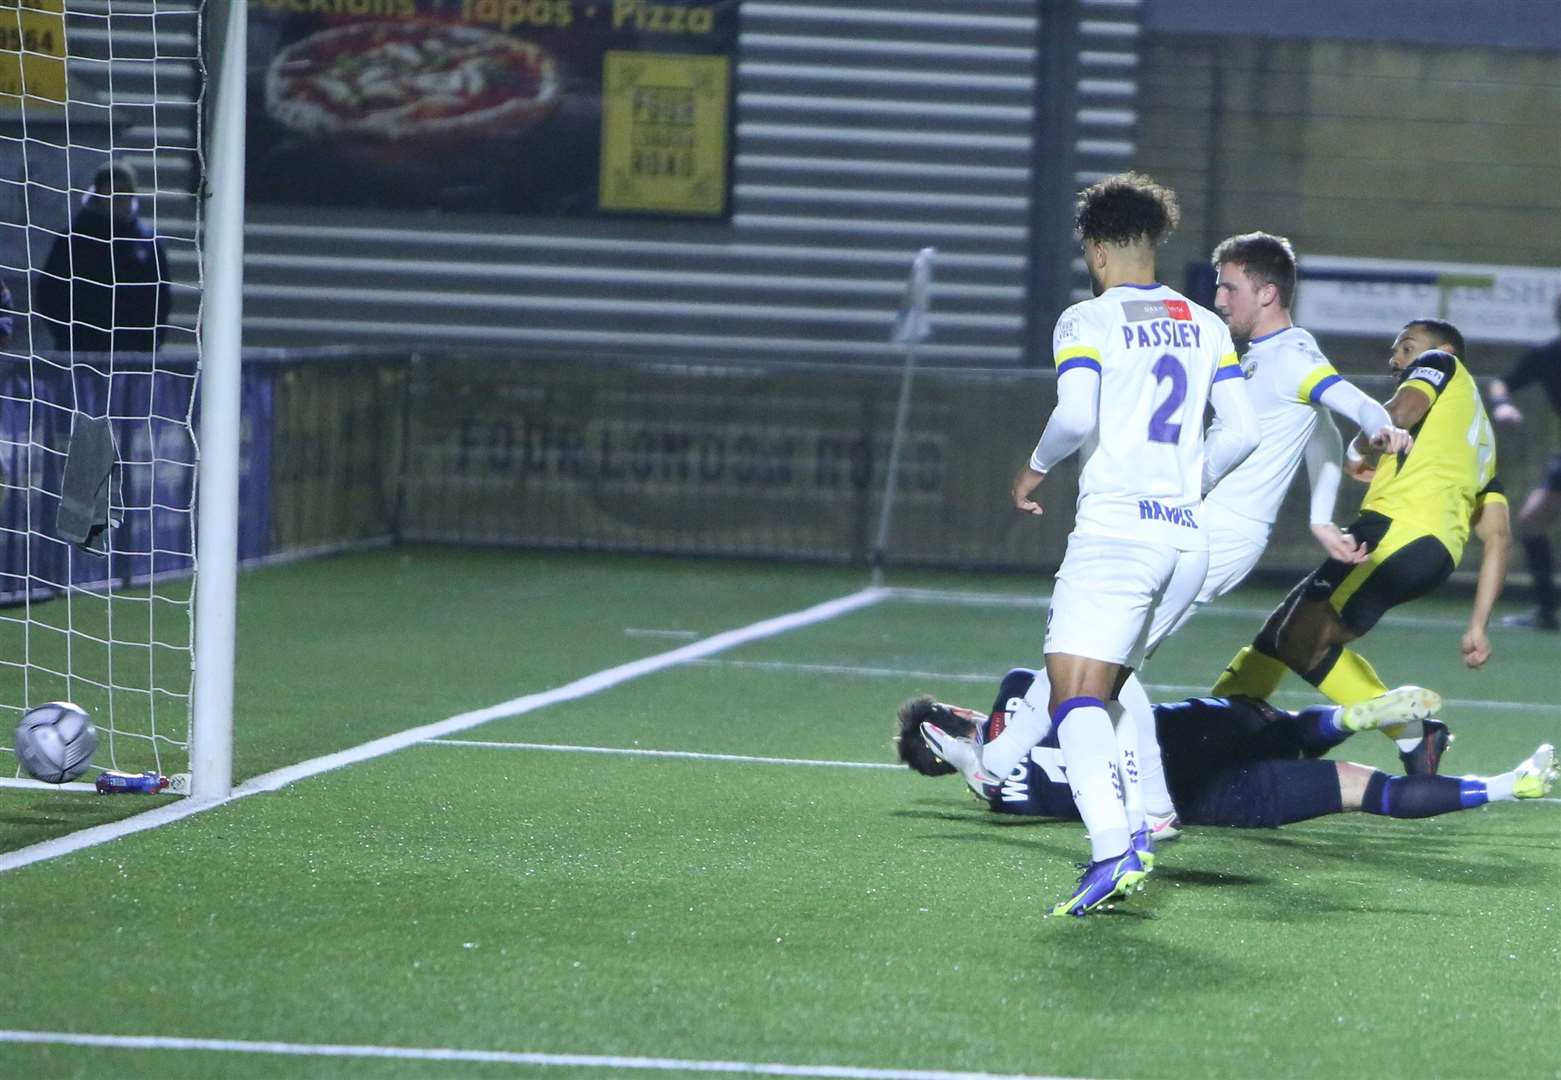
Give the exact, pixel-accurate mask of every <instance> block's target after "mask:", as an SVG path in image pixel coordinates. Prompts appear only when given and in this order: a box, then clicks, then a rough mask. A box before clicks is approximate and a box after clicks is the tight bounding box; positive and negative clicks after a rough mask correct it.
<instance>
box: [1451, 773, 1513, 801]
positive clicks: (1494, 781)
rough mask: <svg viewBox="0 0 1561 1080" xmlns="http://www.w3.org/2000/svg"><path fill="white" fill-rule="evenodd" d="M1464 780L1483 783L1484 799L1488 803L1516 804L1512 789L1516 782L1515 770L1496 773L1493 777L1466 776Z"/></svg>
mask: <svg viewBox="0 0 1561 1080" xmlns="http://www.w3.org/2000/svg"><path fill="white" fill-rule="evenodd" d="M1464 779H1465V780H1483V781H1485V798H1486V800H1487V801H1488V802H1516V801H1517V798H1518V797H1517V796H1516V795H1515V794H1513V791H1512V788H1513V785H1515V784H1516V783H1517V782H1518V774H1517V771H1516V770H1511V771H1508V772H1504V773H1497V774H1496V775H1495V776H1466V777H1464Z"/></svg>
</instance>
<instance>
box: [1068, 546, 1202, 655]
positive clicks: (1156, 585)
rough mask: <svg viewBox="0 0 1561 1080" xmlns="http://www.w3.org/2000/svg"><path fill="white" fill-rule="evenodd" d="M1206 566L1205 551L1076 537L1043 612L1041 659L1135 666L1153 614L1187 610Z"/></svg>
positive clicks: (1153, 616) (1147, 641) (1151, 623)
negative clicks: (1085, 659) (1057, 657)
mask: <svg viewBox="0 0 1561 1080" xmlns="http://www.w3.org/2000/svg"><path fill="white" fill-rule="evenodd" d="M1208 565H1209V553H1208V552H1207V551H1177V550H1176V549H1175V548H1172V547H1163V546H1161V545H1159V544H1146V543H1143V542H1142V541H1136V540H1123V539H1120V538H1118V537H1111V536H1092V535H1087V534H1086V535H1081V534H1079V533H1074V534H1073V535H1072V536H1070V537H1068V551H1067V554H1065V555H1064V556H1063V559H1062V566H1061V567H1059V568H1058V570H1057V581H1056V584H1055V585H1054V586H1053V588H1052V598H1051V605H1050V607H1049V608H1048V609H1047V612H1046V653H1047V655H1051V654H1052V653H1064V654H1067V655H1069V656H1086V657H1089V658H1090V659H1091V660H1102V661H1105V662H1106V663H1109V664H1122V665H1125V666H1127V667H1132V668H1136V667H1138V666H1139V665H1140V664H1141V663H1142V662H1143V659H1144V653H1145V651H1146V650H1147V648H1148V646H1149V643H1150V631H1151V628H1152V627H1153V626H1154V625H1155V622H1156V613H1157V611H1158V610H1159V609H1160V608H1161V607H1162V606H1163V605H1165V604H1167V603H1170V604H1173V605H1175V609H1176V611H1177V613H1178V614H1179V613H1180V612H1181V610H1182V609H1184V608H1186V607H1188V606H1189V605H1191V604H1192V602H1193V600H1194V599H1195V598H1196V597H1197V595H1198V589H1199V587H1200V586H1201V585H1202V584H1203V579H1204V576H1205V573H1206V571H1207V569H1208ZM1170 621H1174V617H1172V618H1171V619H1170V620H1168V622H1167V625H1169V622H1170Z"/></svg>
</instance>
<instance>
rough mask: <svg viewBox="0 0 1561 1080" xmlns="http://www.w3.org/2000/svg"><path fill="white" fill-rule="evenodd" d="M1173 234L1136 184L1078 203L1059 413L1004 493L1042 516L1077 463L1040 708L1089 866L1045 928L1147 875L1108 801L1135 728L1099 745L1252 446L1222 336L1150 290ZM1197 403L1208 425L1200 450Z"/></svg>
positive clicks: (1139, 845) (1099, 190)
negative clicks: (1076, 279)
mask: <svg viewBox="0 0 1561 1080" xmlns="http://www.w3.org/2000/svg"><path fill="white" fill-rule="evenodd" d="M1178 217H1179V212H1178V209H1177V206H1176V197H1175V195H1174V194H1173V193H1172V192H1170V191H1169V190H1167V189H1165V188H1163V187H1161V186H1160V185H1158V184H1156V183H1154V182H1153V181H1152V180H1150V179H1149V178H1148V177H1145V176H1141V175H1139V174H1135V173H1126V174H1122V175H1118V176H1113V177H1108V178H1107V179H1105V180H1102V181H1100V182H1099V183H1097V184H1094V185H1093V186H1091V187H1089V188H1087V189H1085V190H1084V191H1083V192H1082V193H1081V194H1080V196H1079V199H1078V203H1077V206H1076V208H1075V219H1074V220H1075V227H1076V230H1077V232H1078V235H1079V238H1080V240H1081V243H1082V247H1083V252H1084V261H1085V263H1086V265H1087V266H1088V268H1089V272H1090V277H1091V280H1092V282H1093V284H1094V287H1095V293H1096V295H1095V297H1094V299H1091V300H1086V301H1084V302H1082V303H1079V304H1075V305H1073V306H1072V307H1070V308H1069V309H1068V310H1067V311H1065V312H1063V314H1062V316H1061V318H1059V319H1058V320H1057V326H1056V330H1055V331H1054V333H1053V338H1052V350H1053V360H1054V362H1055V363H1056V366H1057V407H1056V409H1054V410H1053V412H1052V414H1051V416H1050V417H1049V418H1048V420H1047V423H1046V428H1045V430H1044V431H1043V432H1042V434H1041V438H1040V442H1039V443H1038V444H1037V445H1036V448H1035V452H1034V453H1033V454H1032V455H1031V457H1030V460H1029V461H1028V462H1026V463H1025V465H1024V466H1022V467H1021V468H1020V470H1019V472H1018V475H1016V476H1015V478H1014V482H1013V488H1012V496H1013V500H1014V505H1015V506H1016V507H1018V508H1019V509H1020V510H1022V511H1025V512H1027V513H1033V514H1039V513H1041V507H1040V505H1039V503H1038V502H1037V501H1036V499H1035V497H1034V496H1035V493H1036V491H1037V489H1038V488H1039V487H1040V486H1041V484H1042V482H1043V481H1044V479H1045V477H1046V474H1047V473H1048V472H1050V471H1051V470H1052V469H1053V468H1055V467H1056V465H1057V464H1058V463H1059V462H1061V461H1062V460H1063V459H1065V458H1067V457H1068V456H1070V455H1071V454H1073V453H1074V452H1075V451H1078V452H1080V455H1081V461H1082V467H1081V470H1080V475H1079V496H1078V502H1077V506H1076V513H1075V521H1074V527H1073V532H1072V534H1071V535H1070V536H1069V537H1068V549H1067V553H1066V555H1065V556H1064V558H1063V561H1062V566H1061V567H1060V568H1059V569H1058V571H1057V580H1056V585H1055V587H1054V589H1053V592H1052V600H1051V605H1050V608H1049V610H1048V614H1047V626H1046V645H1045V651H1046V671H1047V674H1048V676H1049V678H1050V681H1051V693H1050V697H1049V700H1048V702H1047V707H1048V711H1049V713H1050V719H1051V723H1052V725H1053V726H1055V727H1056V729H1057V733H1058V741H1059V744H1060V746H1061V749H1062V754H1063V759H1064V762H1065V763H1066V766H1067V772H1068V778H1069V783H1070V785H1071V788H1072V791H1073V795H1074V800H1075V802H1076V803H1077V804H1078V808H1079V813H1080V816H1081V817H1082V818H1083V820H1084V823H1085V826H1086V828H1087V829H1088V830H1089V834H1090V846H1091V861H1090V863H1089V865H1088V866H1087V867H1086V868H1085V871H1084V874H1083V876H1082V877H1081V878H1080V880H1079V885H1078V888H1077V889H1076V890H1075V892H1074V894H1073V895H1072V896H1070V897H1069V898H1068V899H1067V900H1065V901H1063V902H1062V903H1060V904H1058V905H1057V906H1056V908H1055V909H1054V912H1055V913H1056V914H1065V913H1066V914H1080V915H1082V914H1084V913H1085V912H1087V911H1090V910H1093V909H1094V908H1096V907H1098V906H1100V905H1101V904H1104V903H1105V902H1106V901H1108V900H1110V899H1111V898H1112V897H1114V896H1119V895H1122V894H1124V893H1125V892H1126V891H1127V890H1128V889H1130V888H1131V887H1132V886H1134V885H1137V884H1138V883H1139V882H1140V881H1142V879H1143V878H1144V876H1145V873H1146V868H1145V866H1144V858H1143V856H1145V855H1149V854H1151V850H1152V849H1151V845H1150V842H1149V840H1148V835H1147V832H1146V830H1144V829H1143V828H1142V827H1141V826H1142V807H1141V806H1139V807H1136V808H1130V807H1128V806H1126V805H1125V804H1124V801H1123V796H1124V788H1126V789H1128V790H1131V789H1133V788H1134V787H1136V782H1135V780H1134V775H1133V774H1134V772H1135V770H1136V767H1137V766H1136V762H1135V760H1134V755H1133V752H1132V746H1133V742H1132V740H1133V729H1134V727H1135V725H1134V724H1133V723H1131V722H1129V723H1125V724H1122V725H1120V728H1119V729H1118V731H1114V730H1113V724H1112V719H1111V715H1110V714H1109V713H1108V711H1107V703H1108V702H1113V701H1114V700H1115V699H1116V698H1117V696H1118V691H1119V689H1120V688H1121V686H1122V684H1123V682H1124V681H1125V680H1126V678H1127V675H1128V674H1129V673H1130V672H1131V670H1132V669H1133V668H1135V667H1136V666H1137V665H1138V664H1139V663H1141V661H1142V659H1143V655H1144V650H1145V648H1146V646H1147V644H1148V640H1149V633H1150V629H1151V627H1152V625H1153V623H1154V619H1155V613H1156V610H1157V609H1159V608H1165V609H1166V610H1173V609H1176V608H1179V607H1185V606H1187V605H1189V604H1190V603H1191V602H1192V601H1193V599H1194V598H1195V597H1196V596H1197V593H1198V590H1199V589H1200V588H1201V586H1202V584H1203V580H1204V577H1205V571H1206V569H1207V565H1208V538H1207V536H1206V534H1205V531H1204V528H1203V526H1202V524H1201V503H1202V495H1203V492H1204V491H1205V490H1207V489H1208V488H1209V487H1212V486H1213V484H1214V482H1215V481H1216V480H1218V479H1219V477H1221V476H1223V475H1224V474H1225V473H1227V472H1228V471H1230V469H1232V468H1233V467H1234V466H1236V465H1237V464H1239V463H1240V462H1241V461H1242V460H1243V459H1244V458H1245V457H1246V456H1247V455H1248V454H1249V453H1250V452H1251V451H1252V449H1253V448H1254V447H1255V446H1256V445H1257V443H1258V427H1257V420H1256V417H1255V416H1254V414H1253V411H1252V407H1251V405H1250V404H1249V403H1248V401H1247V397H1246V388H1245V384H1244V380H1243V379H1242V378H1241V367H1240V364H1239V363H1238V361H1237V358H1236V352H1235V347H1234V345H1233V344H1232V342H1231V337H1230V332H1229V331H1228V330H1227V329H1226V327H1225V324H1224V322H1223V321H1222V320H1221V319H1220V318H1219V316H1217V315H1216V314H1214V313H1213V312H1211V311H1209V310H1207V309H1206V308H1203V307H1200V306H1199V305H1197V304H1194V303H1192V302H1191V301H1189V300H1188V299H1187V298H1186V297H1184V296H1182V295H1181V294H1180V293H1178V292H1176V291H1175V290H1173V289H1170V288H1167V287H1166V286H1164V285H1161V284H1158V283H1157V282H1156V281H1155V248H1156V247H1157V246H1158V245H1159V243H1160V242H1161V241H1162V240H1163V239H1164V238H1165V237H1166V236H1167V235H1168V234H1169V233H1170V231H1171V230H1172V229H1173V228H1175V226H1176V223H1177V220H1178ZM1207 404H1212V405H1213V406H1214V409H1215V412H1216V414H1217V415H1218V417H1219V418H1220V421H1221V424H1220V427H1219V428H1218V429H1217V431H1215V432H1214V433H1213V434H1212V435H1211V437H1210V438H1209V439H1208V440H1207V441H1205V438H1204V431H1203V415H1204V408H1205V406H1206V405H1207ZM1151 722H1152V721H1151ZM1119 733H1120V734H1121V735H1122V737H1123V743H1122V744H1121V745H1119V743H1118V734H1119Z"/></svg>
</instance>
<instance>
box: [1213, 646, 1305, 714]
mask: <svg viewBox="0 0 1561 1080" xmlns="http://www.w3.org/2000/svg"><path fill="white" fill-rule="evenodd" d="M1289 670H1290V669H1289V668H1288V667H1286V666H1285V663H1284V661H1283V660H1280V659H1278V658H1277V657H1273V656H1269V655H1268V654H1267V653H1265V652H1260V651H1258V649H1257V647H1256V646H1253V645H1247V646H1244V647H1243V648H1242V649H1241V651H1240V652H1238V653H1236V655H1235V656H1234V657H1232V658H1231V661H1230V663H1229V664H1227V665H1226V666H1225V671H1224V673H1223V674H1222V675H1220V677H1219V679H1218V680H1217V681H1216V682H1215V683H1214V696H1215V697H1223V698H1228V697H1253V698H1261V699H1262V700H1264V701H1267V700H1268V699H1269V698H1270V697H1271V696H1272V695H1273V693H1274V691H1275V690H1277V689H1279V684H1280V682H1281V681H1282V680H1283V679H1284V677H1285V672H1287V671H1289Z"/></svg>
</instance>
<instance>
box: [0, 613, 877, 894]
mask: <svg viewBox="0 0 1561 1080" xmlns="http://www.w3.org/2000/svg"><path fill="white" fill-rule="evenodd" d="M884 596H885V590H883V589H863V590H861V591H860V592H855V593H851V594H850V595H849V596H842V597H838V598H836V599H834V600H827V601H825V602H824V603H822V604H815V605H813V606H812V607H810V608H804V609H803V610H801V611H793V612H790V613H788V614H785V615H777V616H775V617H774V618H772V619H765V620H763V621H761V622H756V623H751V624H749V625H748V626H743V627H739V628H738V629H736V630H727V631H724V632H723V633H719V634H715V635H712V636H711V637H707V638H705V639H704V640H702V641H695V642H692V643H691V644H688V645H684V646H681V647H679V648H676V649H672V650H671V651H669V652H664V653H657V654H656V655H654V656H647V657H644V658H642V659H639V660H634V661H631V662H630V663H627V664H619V665H618V666H617V667H611V668H607V669H605V670H603V671H598V672H595V673H594V674H591V675H587V676H585V677H583V678H580V679H576V680H575V681H574V682H572V683H568V684H566V685H564V686H560V687H557V688H555V689H552V690H545V691H542V692H541V693H537V694H527V695H525V696H524V697H518V698H512V699H510V700H509V701H505V702H501V703H500V704H498V705H490V706H488V707H487V708H485V709H477V710H474V711H472V712H464V713H460V714H459V715H456V716H451V717H449V718H447V719H444V720H440V721H438V722H437V723H433V724H423V725H422V726H420V727H415V728H408V729H406V730H405V731H398V732H396V733H395V734H394V735H386V736H385V737H383V738H380V739H374V740H373V741H371V742H366V743H363V744H361V745H359V746H354V747H352V748H351V749H348V750H342V751H339V752H338V753H335V754H326V755H325V756H324V757H317V758H312V759H310V760H309V761H304V762H300V763H299V764H297V765H289V766H288V767H286V768H283V769H277V770H275V771H273V772H268V773H264V774H263V775H260V776H256V777H254V778H253V779H250V780H246V781H245V782H244V783H242V784H240V785H239V786H238V787H236V788H234V789H233V792H232V794H230V795H229V796H228V797H227V798H226V799H212V800H206V801H199V800H196V799H193V798H187V799H183V800H181V801H180V802H177V803H171V804H169V805H166V806H160V807H158V808H156V809H155V810H148V811H147V812H146V813H144V814H137V815H135V816H134V817H129V818H125V819H124V820H122V821H112V822H108V823H106V824H103V825H95V826H93V827H92V828H90V829H82V830H80V831H79V832H73V833H70V834H68V835H66V836H61V837H57V838H55V839H53V840H45V841H43V842H42V843H39V844H33V845H32V846H30V847H24V848H18V849H17V850H15V851H8V852H6V853H5V854H3V855H0V873H4V872H5V871H7V870H15V869H17V868H19V867H23V866H29V865H31V864H32V863H35V862H42V861H43V860H45V859H53V858H57V857H58V856H60V855H67V854H69V853H71V852H73V851H80V850H82V849H83V848H89V847H94V846H96V845H98V844H103V843H107V842H108V841H110V840H117V839H118V838H119V837H121V836H129V835H130V834H132V833H138V832H143V831H145V830H147V829H155V828H157V827H158V826H160V825H166V824H168V823H169V822H172V821H178V820H179V819H181V818H186V817H189V816H190V815H191V814H198V813H200V812H202V811H204V810H210V809H212V808H214V807H218V806H223V805H225V804H227V803H230V802H233V801H234V800H236V799H242V798H246V797H248V796H250V795H257V794H260V793H262V792H270V791H277V790H279V789H281V788H284V787H286V786H287V785H288V784H291V783H294V782H296V781H299V780H305V779H308V778H309V777H311V776H318V775H320V774H321V773H324V772H330V771H331V770H332V769H339V768H342V767H343V766H345V765H356V764H358V763H359V762H363V761H369V760H371V759H373V758H377V757H383V756H384V755H385V754H392V753H395V752H396V751H397V750H402V749H405V748H406V747H408V746H412V745H414V744H416V743H420V742H426V741H427V740H429V739H437V738H439V737H440V736H443V735H454V734H455V733H457V732H460V731H465V730H467V729H468V728H474V727H477V726H479V725H481V724H486V723H488V722H489V721H492V720H503V719H506V718H508V717H512V716H521V715H523V714H525V713H529V712H534V711H535V710H537V709H543V708H547V707H548V706H550V705H556V704H558V703H559V702H563V701H574V700H575V699H577V698H582V697H586V696H588V695H590V694H595V693H598V692H600V691H602V690H607V689H610V688H611V687H614V686H618V685H620V684H622V683H626V682H628V681H630V680H631V679H637V678H639V677H640V676H642V675H650V674H652V673H654V672H657V671H663V670H665V669H666V668H669V667H675V666H676V665H678V664H686V663H689V662H690V661H693V660H698V659H701V658H703V657H706V656H710V655H712V654H714V653H719V652H724V651H725V650H727V649H734V648H736V647H737V646H739V645H746V644H748V643H749V642H752V641H758V640H761V639H763V638H767V637H774V636H775V635H776V634H784V633H786V632H787V631H789V630H795V629H798V628H799V627H803V626H810V625H812V624H814V623H819V622H824V621H825V620H828V619H833V618H837V617H839V616H841V615H846V614H849V613H851V612H853V611H858V610H860V609H862V608H865V607H870V606H872V605H873V604H876V603H878V602H879V601H881V600H882V599H883V598H884Z"/></svg>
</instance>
